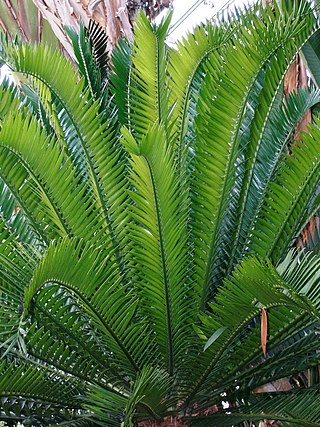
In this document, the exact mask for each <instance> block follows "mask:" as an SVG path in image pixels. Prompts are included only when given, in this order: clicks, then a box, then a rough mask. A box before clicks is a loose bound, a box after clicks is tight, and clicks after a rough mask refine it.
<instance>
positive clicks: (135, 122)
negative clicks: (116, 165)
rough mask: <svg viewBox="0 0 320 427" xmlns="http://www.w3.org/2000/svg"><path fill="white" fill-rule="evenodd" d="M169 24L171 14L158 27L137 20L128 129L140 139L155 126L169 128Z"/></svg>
mask: <svg viewBox="0 0 320 427" xmlns="http://www.w3.org/2000/svg"><path fill="white" fill-rule="evenodd" d="M169 23H170V14H169V15H168V16H167V17H166V19H165V20H164V21H163V22H162V23H161V24H160V25H159V26H158V27H155V26H152V25H151V24H150V22H149V21H148V19H147V18H146V16H145V15H143V14H140V15H139V16H138V17H137V19H136V29H135V43H134V46H133V53H132V70H131V73H130V81H129V85H130V105H128V106H127V107H128V108H129V112H128V123H127V126H128V128H129V129H130V130H131V131H133V132H134V133H135V134H136V137H137V138H141V137H143V135H145V134H146V133H147V132H148V130H149V128H150V127H151V126H153V124H162V125H163V126H165V128H167V126H168V123H167V121H168V116H169V110H168V90H167V84H168V83H167V73H166V67H167V64H166V62H167V60H166V58H167V46H166V45H165V37H166V33H167V29H168V26H169Z"/></svg>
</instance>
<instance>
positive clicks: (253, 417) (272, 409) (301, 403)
mask: <svg viewBox="0 0 320 427" xmlns="http://www.w3.org/2000/svg"><path fill="white" fill-rule="evenodd" d="M251 400H252V402H251V404H250V405H248V406H244V405H243V406H240V408H237V409H232V408H229V409H228V410H226V411H223V412H222V413H219V414H217V415H210V416H208V417H197V418H189V419H188V421H189V422H190V426H192V427H193V426H194V427H200V426H201V427H209V426H210V427H211V426H212V425H219V426H221V427H222V426H232V425H235V424H239V423H241V422H243V421H248V422H249V421H252V422H254V421H260V420H279V421H280V422H282V423H284V425H288V426H289V425H290V426H295V425H296V426H301V425H303V426H306V427H317V426H318V425H319V423H320V416H319V411H318V407H319V402H320V396H319V390H317V389H315V390H301V389H300V390H294V391H290V392H286V393H285V392H283V393H270V394H269V395H267V396H265V395H263V394H262V396H257V395H256V396H255V397H252V399H251Z"/></svg>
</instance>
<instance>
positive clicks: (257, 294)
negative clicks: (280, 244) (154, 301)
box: [187, 258, 319, 401]
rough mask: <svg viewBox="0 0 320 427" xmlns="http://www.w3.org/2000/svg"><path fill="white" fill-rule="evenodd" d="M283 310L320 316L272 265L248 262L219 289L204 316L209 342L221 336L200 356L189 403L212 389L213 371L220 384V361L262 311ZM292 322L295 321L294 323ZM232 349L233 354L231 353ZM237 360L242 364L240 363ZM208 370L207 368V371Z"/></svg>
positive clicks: (314, 307) (253, 261)
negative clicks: (293, 310) (279, 308)
mask: <svg viewBox="0 0 320 427" xmlns="http://www.w3.org/2000/svg"><path fill="white" fill-rule="evenodd" d="M282 306H286V307H289V308H296V309H298V310H300V311H302V312H306V313H309V312H310V313H314V316H315V317H314V321H315V320H316V319H317V317H318V316H319V313H317V309H316V306H315V304H312V303H311V302H310V300H309V299H308V298H306V297H305V296H303V295H302V294H301V293H299V294H298V292H296V291H294V290H293V289H292V288H291V287H290V286H289V285H288V283H287V282H284V281H283V279H282V278H281V276H280V275H279V274H278V273H277V271H276V269H275V268H274V267H272V266H271V264H270V263H265V262H262V261H261V260H260V261H259V260H257V259H255V258H247V259H246V260H245V261H244V262H243V263H242V264H241V266H240V267H239V268H238V269H237V270H236V271H235V272H234V273H233V275H232V276H231V278H230V279H229V280H225V282H224V285H223V286H222V287H220V288H219V290H218V293H217V294H216V297H215V303H210V308H211V312H212V314H209V313H208V314H204V315H202V316H201V320H202V323H203V332H202V333H203V334H204V335H207V339H209V337H210V335H211V334H212V333H215V332H216V331H221V333H220V334H219V335H218V336H217V338H216V339H215V340H214V341H213V342H212V344H211V345H210V346H209V348H207V350H206V351H205V352H204V353H203V354H202V355H200V356H199V358H200V360H201V363H200V364H199V366H200V369H199V370H198V369H196V368H195V369H194V371H195V372H194V373H192V376H191V377H190V378H189V381H190V384H192V385H191V386H189V390H188V394H189V397H188V399H187V401H189V400H190V399H191V398H192V397H193V395H194V394H195V393H196V392H197V390H198V389H199V388H202V389H203V388H205V387H206V383H207V385H208V386H209V387H212V377H211V376H210V373H211V371H215V372H214V374H215V375H214V378H215V380H216V381H219V380H218V378H219V375H218V372H217V366H216V365H218V366H219V363H220V362H219V361H220V360H221V358H222V359H223V355H224V353H225V354H229V353H228V352H230V354H231V355H232V353H233V352H234V351H235V348H234V346H235V344H236V343H237V341H238V340H239V335H240V334H241V333H242V330H243V328H245V327H247V326H248V325H250V322H252V321H254V319H256V318H257V317H258V316H259V315H260V313H261V309H262V308H265V309H268V310H270V311H272V310H273V309H275V308H276V307H282ZM235 313H236V314H237V315H236V316H235ZM290 317H291V316H289V318H282V322H284V324H281V323H280V324H279V325H278V328H282V327H283V326H287V323H288V320H289V319H290ZM290 320H291V321H292V319H290ZM255 342H256V345H257V344H259V340H258V341H257V339H256V341H255ZM203 345H205V342H204V344H203ZM231 348H232V349H233V350H232V351H230V350H231ZM231 357H232V356H231ZM237 360H238V361H239V362H240V363H241V360H240V359H237ZM225 366H226V362H224V363H222V365H221V372H222V375H224V373H225V370H224V368H225ZM204 367H206V368H205V369H204ZM202 369H203V370H202ZM201 370H202V372H201ZM220 375H221V373H220Z"/></svg>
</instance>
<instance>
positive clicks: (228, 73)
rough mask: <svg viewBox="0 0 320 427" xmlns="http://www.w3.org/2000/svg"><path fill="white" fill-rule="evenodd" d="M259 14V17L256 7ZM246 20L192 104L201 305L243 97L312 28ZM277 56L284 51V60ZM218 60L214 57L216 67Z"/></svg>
mask: <svg viewBox="0 0 320 427" xmlns="http://www.w3.org/2000/svg"><path fill="white" fill-rule="evenodd" d="M301 7H303V6H301ZM260 13H261V14H263V10H262V9H261V11H260ZM251 18H252V20H251V23H250V31H248V32H246V33H245V34H244V35H242V36H241V40H242V43H239V42H238V40H237V38H235V40H233V43H232V44H231V43H230V45H229V48H228V49H226V52H225V54H224V62H225V64H226V65H225V67H224V68H223V69H222V70H221V76H220V79H222V80H223V85H221V86H217V85H216V81H217V77H219V76H215V75H214V74H213V73H211V72H210V70H211V67H212V65H213V64H214V63H213V61H211V64H212V65H211V66H210V68H209V67H208V72H207V75H206V77H205V80H204V85H203V89H202V92H201V99H200V101H199V104H198V114H199V119H197V120H196V131H197V142H196V145H195V148H194V151H195V153H194V164H193V168H194V173H193V178H192V186H191V193H192V206H194V210H193V211H194V214H193V218H192V229H194V230H196V231H195V232H194V245H195V247H196V248H197V252H195V254H194V264H195V278H196V281H197V283H199V284H201V285H200V286H201V288H202V291H201V292H202V307H204V306H205V303H206V300H207V298H208V295H209V293H210V287H211V286H212V282H214V281H215V280H217V282H218V283H219V280H218V279H219V272H220V271H221V270H222V269H224V268H225V265H223V254H222V253H221V251H220V246H221V245H222V236H223V235H224V232H225V229H223V230H222V229H221V227H222V223H223V218H224V214H225V212H226V210H227V208H228V206H229V205H230V204H232V203H234V201H233V193H232V187H233V184H234V179H235V176H236V173H237V172H236V170H237V159H238V158H239V155H240V154H241V152H240V148H241V147H240V141H239V135H240V130H241V123H242V120H243V115H244V113H245V109H246V106H247V101H248V98H249V94H250V92H251V90H252V88H253V86H254V83H255V81H256V79H257V78H258V76H259V73H260V72H261V70H263V69H264V68H265V67H267V66H268V64H269V62H270V61H271V62H273V61H280V62H281V61H284V63H285V64H286V63H287V59H286V58H288V57H290V55H291V57H292V58H293V57H294V55H295V54H296V52H297V49H298V48H299V44H300V43H301V44H303V43H304V41H305V39H306V38H307V37H308V36H310V35H311V34H312V32H313V31H314V25H315V21H314V20H313V18H312V17H311V16H310V19H307V21H306V22H304V24H303V26H302V25H301V21H299V20H297V19H296V18H295V15H292V16H290V15H288V16H284V17H283V19H284V22H285V25H284V27H285V28H286V29H285V30H283V28H284V27H282V26H281V27H279V28H278V29H275V28H274V20H275V17H274V16H272V15H266V16H264V15H263V19H261V18H260V17H259V16H257V15H256V14H253V15H252V17H251ZM297 32H298V34H299V36H301V39H299V38H297V39H294V42H293V39H292V38H291V36H290V34H296V33H297ZM262 40H263V41H264V42H263V44H262V42H261V41H262ZM283 52H286V54H285V58H284V53H283ZM216 55H217V56H218V54H216ZM219 61H220V59H219V58H218V59H217V65H218V64H219ZM285 68H286V66H284V69H285ZM216 69H219V68H218V67H216ZM200 117H201V118H200ZM212 183H214V184H215V185H214V187H213V186H212ZM243 185H244V186H245V185H246V182H244V183H243ZM229 232H230V231H229ZM220 277H221V274H220ZM214 285H217V283H215V284H214Z"/></svg>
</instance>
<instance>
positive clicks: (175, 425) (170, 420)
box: [135, 417, 188, 427]
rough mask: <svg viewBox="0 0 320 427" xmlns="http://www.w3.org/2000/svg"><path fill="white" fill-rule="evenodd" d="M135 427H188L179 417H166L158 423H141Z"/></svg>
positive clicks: (154, 421)
mask: <svg viewBox="0 0 320 427" xmlns="http://www.w3.org/2000/svg"><path fill="white" fill-rule="evenodd" d="M135 427H188V423H187V422H186V421H183V420H182V419H181V418H180V417H166V418H164V419H163V420H160V421H156V420H153V421H141V422H137V423H136V424H135Z"/></svg>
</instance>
